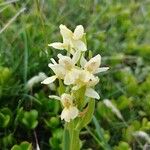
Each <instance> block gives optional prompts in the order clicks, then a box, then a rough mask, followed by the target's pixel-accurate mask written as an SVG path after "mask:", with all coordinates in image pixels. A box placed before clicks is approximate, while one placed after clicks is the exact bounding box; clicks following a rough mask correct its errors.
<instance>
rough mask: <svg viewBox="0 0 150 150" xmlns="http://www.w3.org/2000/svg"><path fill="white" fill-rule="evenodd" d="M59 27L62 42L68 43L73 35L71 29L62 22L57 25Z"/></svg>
mask: <svg viewBox="0 0 150 150" xmlns="http://www.w3.org/2000/svg"><path fill="white" fill-rule="evenodd" d="M59 28H60V33H61V35H62V37H63V43H66V44H69V43H70V40H71V38H72V35H73V33H72V31H71V30H69V29H68V28H67V27H66V26H65V25H62V24H61V25H60V26H59Z"/></svg>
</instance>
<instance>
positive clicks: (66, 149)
mask: <svg viewBox="0 0 150 150" xmlns="http://www.w3.org/2000/svg"><path fill="white" fill-rule="evenodd" d="M69 144H70V136H69V130H68V128H67V124H65V127H64V134H63V150H69Z"/></svg>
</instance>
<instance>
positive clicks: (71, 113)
mask: <svg viewBox="0 0 150 150" xmlns="http://www.w3.org/2000/svg"><path fill="white" fill-rule="evenodd" d="M78 114H79V110H78V109H77V108H76V107H74V106H73V107H69V108H64V109H63V111H62V113H61V120H63V119H64V120H65V121H66V122H70V120H72V119H75V118H76V117H77V116H78Z"/></svg>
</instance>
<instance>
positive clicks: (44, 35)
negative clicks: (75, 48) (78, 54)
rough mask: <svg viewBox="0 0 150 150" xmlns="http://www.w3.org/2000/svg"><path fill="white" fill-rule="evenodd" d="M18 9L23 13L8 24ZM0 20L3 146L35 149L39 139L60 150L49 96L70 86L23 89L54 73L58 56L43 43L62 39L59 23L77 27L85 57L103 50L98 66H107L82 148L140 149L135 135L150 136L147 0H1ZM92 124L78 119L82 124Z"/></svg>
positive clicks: (57, 120) (42, 144) (149, 4)
mask: <svg viewBox="0 0 150 150" xmlns="http://www.w3.org/2000/svg"><path fill="white" fill-rule="evenodd" d="M23 7H26V10H25V11H24V12H22V13H20V14H19V16H18V17H17V18H15V19H13V21H12V22H11V23H10V24H7V23H8V22H9V21H10V20H11V19H12V18H13V17H14V16H15V15H16V13H18V12H19V10H20V9H22V8H23ZM0 18H1V20H0V149H2V148H3V149H4V150H9V149H11V148H12V147H13V148H12V149H13V150H26V149H32V148H31V147H32V145H33V148H34V149H35V145H36V140H35V139H36V138H35V137H36V136H37V140H38V143H39V146H40V148H41V149H42V150H47V149H52V150H53V149H54V150H59V149H62V144H61V142H62V137H63V131H62V125H63V122H61V121H60V118H59V115H60V113H61V107H60V104H59V102H58V101H56V100H53V99H49V98H48V95H49V94H50V95H53V94H56V93H57V91H58V93H59V94H61V93H63V92H64V90H67V89H65V88H64V86H63V85H61V86H60V87H59V89H57V91H55V90H49V87H48V86H43V85H41V83H40V82H39V83H36V85H35V86H33V88H32V89H26V82H27V81H28V80H29V79H30V78H32V77H33V76H35V75H37V74H38V73H39V72H45V73H46V74H47V75H48V76H50V75H52V74H53V73H52V72H51V71H50V70H49V68H48V67H47V64H48V63H49V62H50V58H51V57H55V56H56V50H54V49H52V48H50V47H48V46H47V45H48V44H49V43H51V42H54V41H61V40H62V39H60V35H59V34H58V32H59V25H60V24H65V25H67V26H68V27H69V28H71V29H74V27H75V26H76V25H78V24H82V25H83V26H84V27H85V30H86V33H87V35H86V37H87V43H88V49H89V50H90V53H89V57H91V54H94V55H95V54H98V53H100V54H101V55H102V66H103V64H107V66H109V67H110V69H109V71H108V72H106V73H105V74H103V75H102V76H101V75H99V77H100V83H99V85H98V86H97V90H98V92H99V94H100V96H101V100H100V101H98V102H96V111H95V117H96V121H94V120H93V122H92V123H91V124H90V125H89V127H88V128H85V129H83V130H82V131H81V139H82V148H83V149H89V148H91V149H94V150H99V149H104V150H105V149H106V147H109V146H110V147H111V149H114V150H130V149H136V150H140V149H141V148H140V147H139V145H140V144H139V142H141V144H142V145H144V144H145V141H144V140H143V139H142V140H141V139H139V138H137V139H136V138H135V137H134V136H133V133H134V132H136V131H139V130H142V131H144V132H146V133H147V134H149V133H150V117H149V116H150V111H149V110H150V67H149V65H150V63H149V62H150V58H149V55H150V43H149V39H150V26H149V24H150V2H149V1H148V0H141V1H139V0H138V1H133V0H124V1H121V0H111V1H109V0H108V1H106V0H94V1H93V0H82V1H80V0H64V1H62V0H46V1H40V0H35V1H30V0H24V1H16V2H13V3H9V4H7V2H6V1H5V0H0ZM2 29H4V31H3V32H1V31H2ZM58 82H59V81H58ZM58 82H57V81H56V82H55V86H57V85H58ZM59 84H60V83H59ZM49 91H50V92H49ZM79 98H80V99H82V93H81V95H79ZM105 98H106V99H110V100H111V102H112V104H113V105H114V106H116V108H117V109H118V110H119V111H120V112H121V114H122V116H123V118H124V120H122V121H121V120H120V119H118V118H117V117H116V115H115V114H114V113H113V112H112V111H111V110H110V108H108V107H107V106H106V105H105V104H104V103H103V101H102V100H103V99H105ZM79 102H81V101H79ZM81 105H85V104H82V103H81ZM85 107H87V106H85ZM91 111H92V110H91ZM89 118H90V119H91V116H90V117H89ZM90 119H89V120H90ZM89 120H84V119H83V120H81V122H82V127H83V126H86V124H87V123H88V122H89ZM35 135H36V136H35ZM67 135H68V134H67V132H66V137H67ZM137 140H138V141H137ZM22 141H29V143H27V142H25V143H24V142H23V143H21V142H22ZM16 143H21V144H20V145H16ZM30 143H32V144H30ZM108 143H109V146H108ZM13 145H14V146H13ZM106 145H107V146H106ZM24 146H25V148H24Z"/></svg>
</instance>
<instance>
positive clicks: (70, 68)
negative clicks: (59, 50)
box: [42, 51, 80, 85]
mask: <svg viewBox="0 0 150 150" xmlns="http://www.w3.org/2000/svg"><path fill="white" fill-rule="evenodd" d="M58 58H59V60H58V63H57V62H56V61H55V60H54V59H51V61H52V63H49V64H48V66H49V67H50V68H51V69H52V70H53V71H54V73H55V75H54V76H51V77H48V78H47V79H45V80H44V81H42V84H50V83H52V82H54V81H55V80H56V79H57V78H59V79H63V80H64V83H65V84H66V85H70V84H72V83H73V82H74V70H75V68H77V67H75V64H76V63H77V62H78V60H79V58H80V52H79V51H77V52H75V53H74V55H73V57H72V58H70V57H69V56H63V55H62V54H58Z"/></svg>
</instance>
